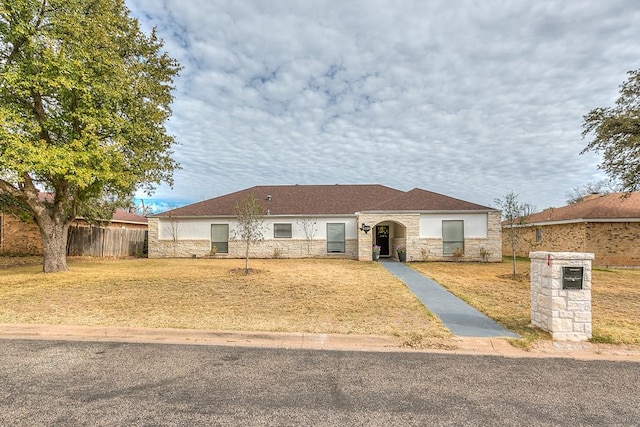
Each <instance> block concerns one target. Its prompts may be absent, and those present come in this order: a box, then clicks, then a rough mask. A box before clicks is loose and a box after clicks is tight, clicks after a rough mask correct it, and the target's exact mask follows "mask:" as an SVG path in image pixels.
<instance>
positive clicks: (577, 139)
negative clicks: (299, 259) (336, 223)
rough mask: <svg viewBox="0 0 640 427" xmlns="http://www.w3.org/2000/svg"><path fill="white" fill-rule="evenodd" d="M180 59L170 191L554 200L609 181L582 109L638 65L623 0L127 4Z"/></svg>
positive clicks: (184, 194) (632, 11) (632, 24)
mask: <svg viewBox="0 0 640 427" xmlns="http://www.w3.org/2000/svg"><path fill="white" fill-rule="evenodd" d="M127 4H128V6H129V7H130V8H131V10H132V14H133V15H134V16H136V17H138V18H139V19H140V21H141V24H142V26H143V28H144V29H146V30H148V29H150V28H151V27H152V26H157V27H158V31H159V34H160V36H161V37H162V38H163V39H164V40H165V42H166V49H167V51H168V52H169V54H170V55H172V56H173V57H175V58H177V59H178V60H179V61H180V62H181V64H182V65H183V66H184V70H183V72H182V74H181V76H180V78H179V79H178V80H177V81H176V85H177V91H176V93H175V95H176V100H175V104H174V106H173V111H174V117H173V118H172V119H171V121H170V123H169V124H168V129H169V131H170V132H171V133H172V134H173V135H175V136H176V139H177V140H178V141H179V142H180V144H181V145H179V146H177V147H176V150H175V151H176V159H177V160H178V161H179V162H180V163H181V164H182V167H183V169H182V170H180V171H177V172H176V173H175V176H174V178H175V187H174V189H173V190H171V189H169V188H166V187H164V186H163V187H160V188H159V189H158V191H157V192H156V196H154V197H156V198H157V199H159V200H171V199H173V200H176V201H179V202H181V203H185V202H194V201H197V200H200V199H202V198H208V197H214V196H217V195H220V194H225V193H228V192H231V191H236V190H239V189H242V188H246V187H250V186H253V185H267V184H295V183H299V184H334V183H344V184H348V183H380V184H384V185H389V186H392V187H396V188H399V189H403V190H408V189H411V188H413V187H422V188H425V189H428V190H431V191H437V192H441V193H445V194H447V195H450V196H453V197H457V198H461V199H465V200H469V201H472V202H476V203H480V204H485V205H493V200H494V199H495V198H499V197H502V196H503V195H505V194H506V193H508V192H509V191H512V190H513V191H516V192H517V193H519V194H520V199H521V200H522V201H524V202H529V203H531V204H533V205H536V206H537V207H538V208H545V207H548V206H559V205H562V204H564V200H565V198H566V197H565V194H566V193H567V192H568V191H569V190H571V189H572V188H573V187H575V186H578V185H581V184H584V183H586V182H590V181H597V180H600V179H602V178H603V175H602V174H601V173H600V171H599V170H598V169H597V167H596V166H597V164H598V162H599V159H598V157H597V156H595V155H593V154H587V155H582V156H581V155H579V153H580V151H581V150H582V149H583V148H584V146H585V145H586V142H585V141H583V140H582V139H581V123H582V116H583V115H584V114H586V113H587V112H588V111H589V110H590V109H592V108H595V107H598V106H605V105H610V104H611V103H612V102H613V100H614V99H615V97H616V95H617V88H618V85H619V84H620V83H622V82H623V81H624V80H625V78H626V76H625V73H626V71H628V70H631V69H636V68H639V67H640V59H639V58H640V45H639V44H638V43H637V40H639V39H640V5H638V4H637V2H636V1H634V0H627V1H622V0H621V1H607V2H601V1H583V0H581V1H572V0H569V1H539V2H525V1H517V2H474V1H456V2H444V1H442V2H432V1H429V2H424V1H401V2H385V1H378V2H373V1H349V2H338V1H329V0H327V1H319V0H318V1H305V2H295V1H269V2H263V1H235V0H234V1H212V0H201V1H200V0H182V1H177V0H165V1H162V2H161V1H154V2H148V1H143V0H127Z"/></svg>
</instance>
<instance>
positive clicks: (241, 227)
mask: <svg viewBox="0 0 640 427" xmlns="http://www.w3.org/2000/svg"><path fill="white" fill-rule="evenodd" d="M234 214H235V215H236V218H237V222H238V225H237V228H236V230H235V231H234V238H235V239H237V240H241V241H242V242H244V244H245V263H244V274H249V249H250V247H251V245H252V244H254V243H259V242H261V241H263V240H264V220H263V217H264V208H263V207H262V206H261V205H260V202H258V199H257V198H256V196H254V195H253V194H252V195H250V196H249V197H247V198H246V199H244V200H242V201H241V202H239V203H238V204H237V205H236V207H235V209H234Z"/></svg>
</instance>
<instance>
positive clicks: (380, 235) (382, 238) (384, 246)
mask: <svg viewBox="0 0 640 427" xmlns="http://www.w3.org/2000/svg"><path fill="white" fill-rule="evenodd" d="M376 245H378V246H380V256H389V255H391V253H390V252H389V226H388V225H376Z"/></svg>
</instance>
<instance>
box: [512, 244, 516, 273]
mask: <svg viewBox="0 0 640 427" xmlns="http://www.w3.org/2000/svg"><path fill="white" fill-rule="evenodd" d="M512 259H513V278H514V279H515V278H516V250H515V249H514V250H513V256H512Z"/></svg>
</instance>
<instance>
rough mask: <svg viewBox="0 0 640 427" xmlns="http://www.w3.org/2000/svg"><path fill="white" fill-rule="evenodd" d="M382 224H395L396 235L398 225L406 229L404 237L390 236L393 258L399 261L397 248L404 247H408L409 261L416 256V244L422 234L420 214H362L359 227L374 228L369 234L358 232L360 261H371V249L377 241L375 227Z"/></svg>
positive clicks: (359, 217) (359, 218) (358, 222)
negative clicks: (363, 225)
mask: <svg viewBox="0 0 640 427" xmlns="http://www.w3.org/2000/svg"><path fill="white" fill-rule="evenodd" d="M382 222H388V223H394V230H393V232H394V233H395V227H397V226H398V225H399V226H402V227H404V237H395V235H391V236H389V239H390V240H389V244H390V245H392V247H391V248H390V249H389V250H390V252H391V256H392V257H394V258H396V259H397V258H398V255H397V254H396V253H395V247H396V246H398V245H404V246H406V247H407V260H409V259H410V257H411V256H412V255H414V253H413V252H412V251H413V250H414V248H416V247H417V245H416V242H417V241H418V240H419V239H420V236H419V234H418V233H419V232H420V214H395V215H389V214H360V215H359V216H358V221H357V224H358V226H359V225H360V224H362V223H365V224H367V225H370V226H371V227H372V228H371V231H370V232H369V233H365V232H364V231H360V230H358V257H357V258H358V260H360V261H371V247H372V245H373V242H374V239H375V237H374V236H373V234H372V233H375V229H374V226H375V225H376V224H380V223H382ZM398 234H400V233H398Z"/></svg>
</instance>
